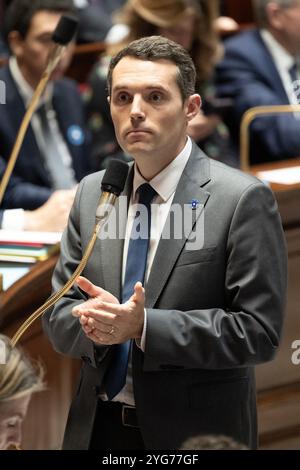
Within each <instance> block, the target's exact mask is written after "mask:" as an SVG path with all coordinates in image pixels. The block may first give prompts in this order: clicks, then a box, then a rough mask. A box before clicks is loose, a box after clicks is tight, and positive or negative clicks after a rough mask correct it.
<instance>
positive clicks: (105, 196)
mask: <svg viewBox="0 0 300 470" xmlns="http://www.w3.org/2000/svg"><path fill="white" fill-rule="evenodd" d="M116 199H117V196H115V195H114V194H112V193H109V192H103V193H102V195H101V198H100V202H99V206H100V205H105V207H106V208H107V210H105V211H104V212H103V215H102V216H101V217H100V218H97V217H96V223H95V225H94V230H93V234H92V236H91V239H90V241H89V243H88V245H87V247H86V250H85V252H84V254H83V257H82V260H81V261H80V263H79V265H78V266H77V268H76V269H75V271H74V273H73V274H72V276H71V277H70V279H69V280H68V281H67V282H66V284H65V285H64V286H63V287H62V288H61V289H60V290H59V291H57V292H55V293H54V294H52V295H51V296H50V297H49V298H48V299H47V300H46V302H45V303H44V304H43V305H42V306H41V307H39V308H38V309H37V310H36V311H35V312H33V313H32V314H31V315H30V316H29V317H28V318H27V320H25V322H24V323H23V324H22V325H21V326H20V328H19V329H18V330H17V332H16V333H15V334H14V336H13V337H12V339H11V344H12V346H13V347H15V345H16V344H17V342H18V341H19V339H20V338H21V336H22V335H23V334H24V333H25V331H26V330H27V329H28V328H29V327H30V325H31V324H32V323H33V322H34V321H35V320H36V319H37V318H39V317H40V316H41V315H43V313H44V312H45V311H46V310H47V309H48V308H50V307H52V305H54V304H55V302H57V301H58V300H59V299H61V298H62V297H63V296H64V295H65V294H66V293H67V292H68V290H69V289H71V287H73V285H74V284H75V282H76V279H77V278H78V276H80V274H81V273H82V271H83V270H84V268H85V266H86V264H87V262H88V260H89V257H90V255H91V253H92V251H93V248H94V246H95V243H96V240H97V237H98V234H99V231H100V229H101V228H102V227H103V225H104V224H105V223H106V221H107V219H108V217H109V214H110V212H111V210H112V208H113V206H114V204H115V202H116Z"/></svg>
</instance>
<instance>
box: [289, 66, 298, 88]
mask: <svg viewBox="0 0 300 470" xmlns="http://www.w3.org/2000/svg"><path fill="white" fill-rule="evenodd" d="M289 74H290V77H291V80H292V82H293V83H294V82H295V81H296V80H297V79H298V74H297V64H296V62H294V63H293V65H292V67H291V68H290V69H289Z"/></svg>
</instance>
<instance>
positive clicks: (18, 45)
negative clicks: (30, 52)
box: [8, 31, 24, 59]
mask: <svg viewBox="0 0 300 470" xmlns="http://www.w3.org/2000/svg"><path fill="white" fill-rule="evenodd" d="M23 43H24V39H23V38H22V36H21V35H20V33H19V32H18V31H11V32H10V33H9V35H8V44H9V47H10V50H11V51H12V54H13V55H14V56H15V57H16V58H17V59H19V58H21V57H22V56H23Z"/></svg>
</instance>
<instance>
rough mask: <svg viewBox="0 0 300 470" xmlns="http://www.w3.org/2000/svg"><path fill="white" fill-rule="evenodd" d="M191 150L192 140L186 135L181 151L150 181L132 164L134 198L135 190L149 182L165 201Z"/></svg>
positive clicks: (176, 183)
mask: <svg viewBox="0 0 300 470" xmlns="http://www.w3.org/2000/svg"><path fill="white" fill-rule="evenodd" d="M191 151H192V141H191V139H190V138H189V137H187V141H186V144H185V146H184V148H183V149H182V151H181V152H180V153H179V155H177V157H176V158H174V160H172V161H171V163H169V165H168V166H166V168H164V169H163V170H162V171H161V172H160V173H158V175H156V176H154V178H152V179H151V180H150V181H146V180H145V178H143V176H142V175H141V173H140V172H139V169H138V167H137V165H136V164H135V165H134V177H133V195H134V199H135V196H136V190H137V189H138V188H139V187H140V186H141V185H142V184H143V183H149V184H151V186H152V188H154V189H155V191H156V192H157V194H158V195H159V196H160V197H161V199H162V200H163V201H164V202H166V201H167V200H168V199H169V198H170V197H171V196H172V194H174V192H175V190H176V187H177V185H178V182H179V180H180V178H181V175H182V172H183V170H184V167H185V165H186V164H187V161H188V159H189V156H190V154H191Z"/></svg>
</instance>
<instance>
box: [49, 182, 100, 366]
mask: <svg viewBox="0 0 300 470" xmlns="http://www.w3.org/2000/svg"><path fill="white" fill-rule="evenodd" d="M84 183H85V180H82V182H81V183H80V185H79V188H78V191H77V193H76V197H75V201H74V205H73V207H72V209H71V212H70V217H69V222H68V226H67V228H66V230H65V232H64V234H63V237H62V241H61V247H60V251H61V254H60V258H59V261H58V263H57V265H56V268H55V271H54V274H53V278H52V287H53V291H55V292H57V291H58V290H60V289H61V288H62V287H63V286H64V285H65V283H66V282H67V281H68V280H69V279H70V277H71V275H72V274H73V272H74V271H75V269H76V268H77V266H78V264H79V262H80V261H81V259H82V256H83V251H82V246H81V239H80V217H79V212H80V199H81V194H82V189H83V186H84ZM86 300H87V297H86V296H85V295H84V293H83V292H82V291H81V290H80V289H79V288H78V287H77V286H76V284H75V285H74V286H73V287H72V288H71V289H70V290H69V291H68V292H67V294H65V295H64V296H63V297H62V298H61V299H60V300H59V301H58V302H56V304H55V306H54V307H53V308H52V309H49V310H48V311H47V312H45V314H44V316H43V328H44V330H45V332H46V334H47V336H48V337H49V339H50V341H51V343H52V345H53V347H54V349H55V350H56V351H57V352H60V353H61V354H64V355H67V356H71V357H74V358H81V359H83V360H84V361H86V362H88V363H89V364H92V365H93V366H95V367H96V366H97V362H98V360H101V359H102V356H103V357H104V355H105V354H106V352H107V351H108V347H104V346H103V347H101V346H97V347H95V346H94V343H93V342H92V341H91V340H90V339H88V338H87V337H86V336H85V334H84V332H83V330H82V328H81V325H80V323H79V320H78V318H75V317H73V316H72V313H71V312H72V308H73V307H74V306H75V305H78V304H79V303H82V302H84V301H86Z"/></svg>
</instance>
